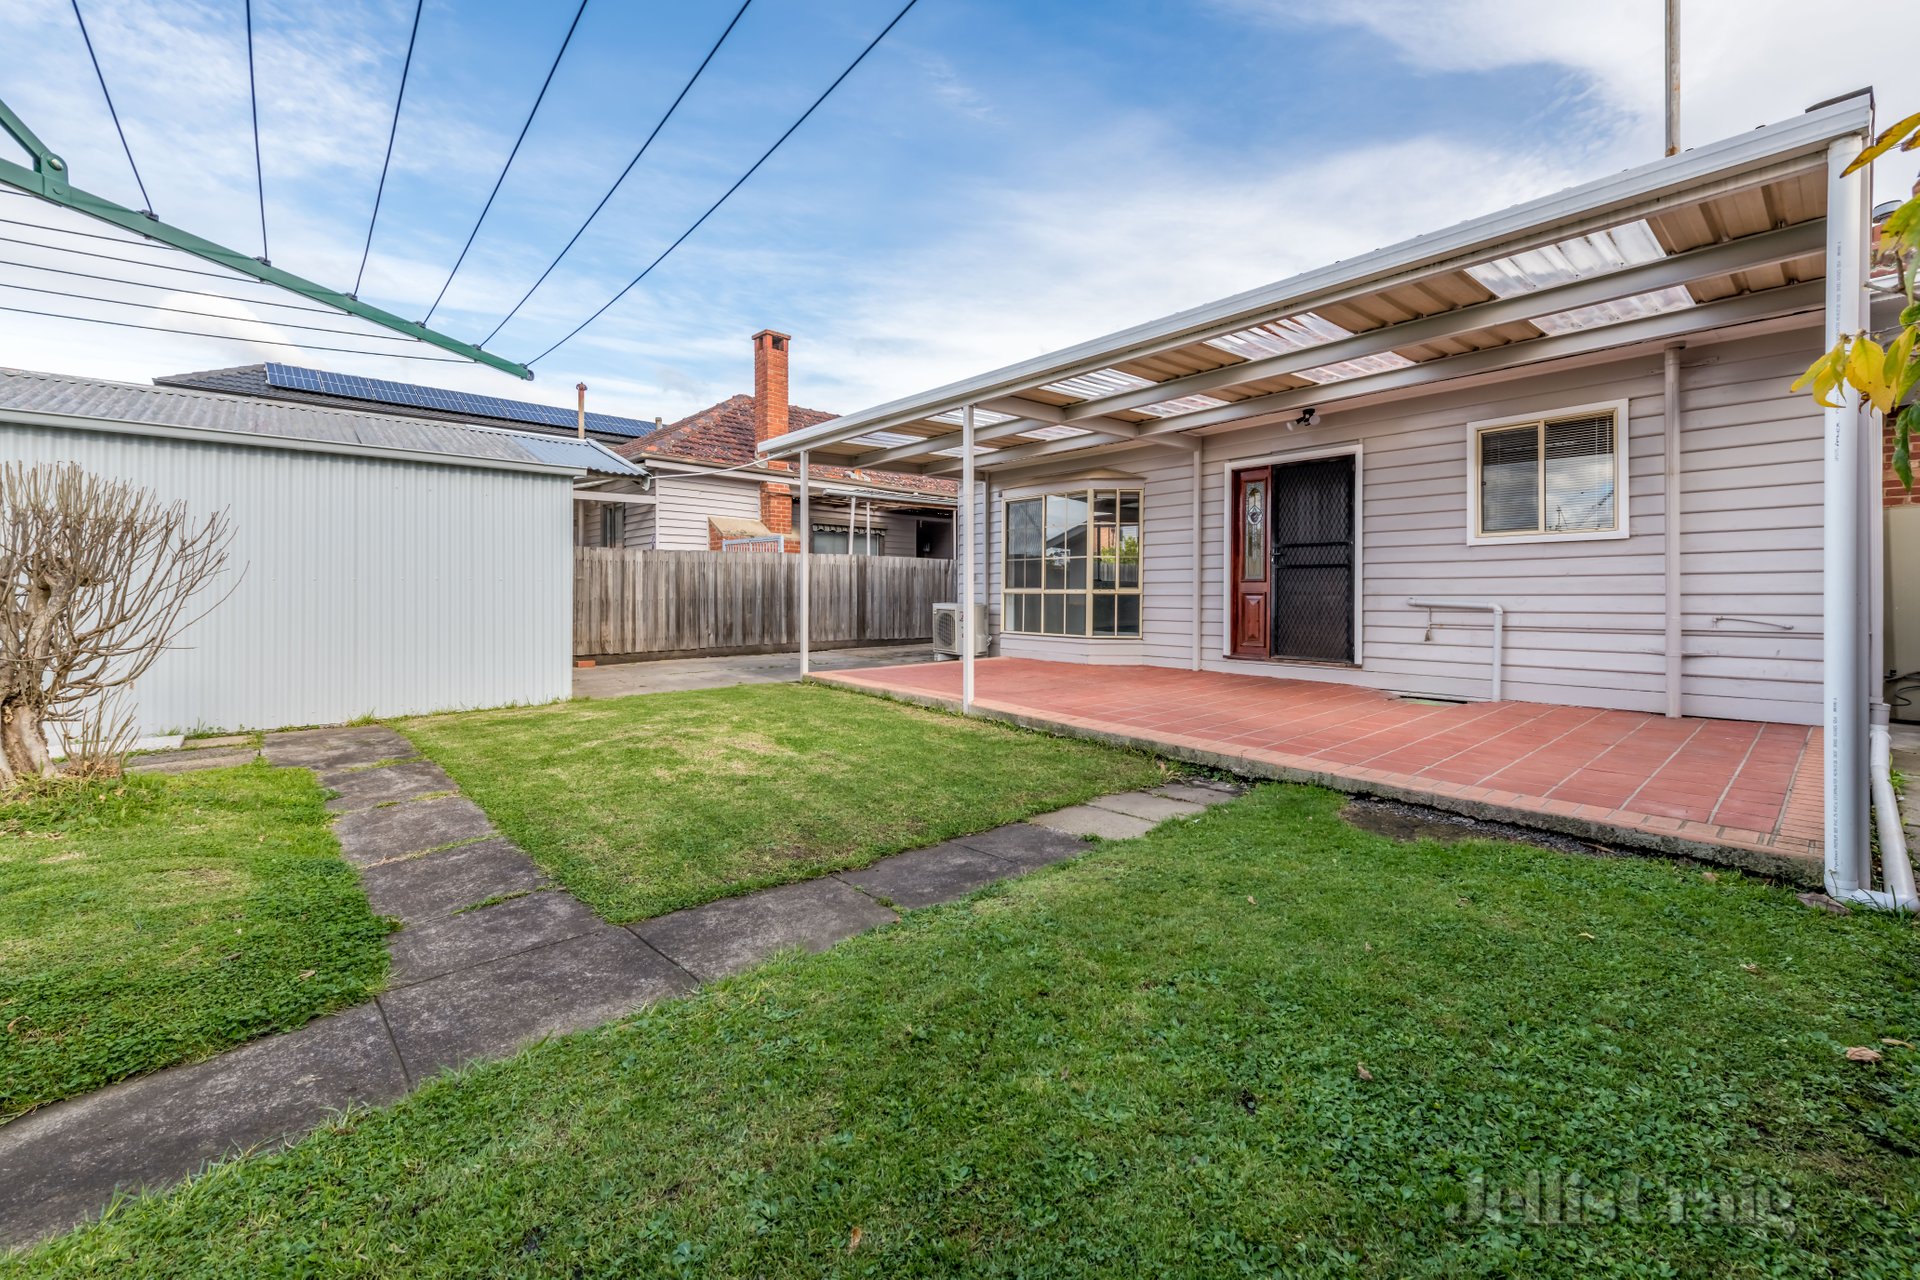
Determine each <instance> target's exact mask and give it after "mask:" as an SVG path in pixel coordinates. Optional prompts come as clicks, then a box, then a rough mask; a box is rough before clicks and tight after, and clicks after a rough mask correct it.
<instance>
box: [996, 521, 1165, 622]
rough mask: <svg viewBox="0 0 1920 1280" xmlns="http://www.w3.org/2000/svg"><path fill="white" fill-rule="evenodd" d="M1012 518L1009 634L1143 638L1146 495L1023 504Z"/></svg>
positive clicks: (1006, 606)
mask: <svg viewBox="0 0 1920 1280" xmlns="http://www.w3.org/2000/svg"><path fill="white" fill-rule="evenodd" d="M1006 514H1007V518H1006V530H1007V534H1006V543H1005V545H1004V558H1003V559H1002V562H1001V570H1002V574H1003V576H1002V578H1001V583H1002V586H1001V595H1000V608H1001V624H1000V625H1001V629H1002V630H1005V631H1023V632H1028V633H1030V634H1034V635H1047V636H1137V635H1139V634H1140V490H1138V489H1075V490H1072V491H1070V492H1066V493H1050V494H1047V495H1045V496H1043V497H1037V498H1018V499H1015V500H1013V501H1010V502H1008V503H1007V513H1006Z"/></svg>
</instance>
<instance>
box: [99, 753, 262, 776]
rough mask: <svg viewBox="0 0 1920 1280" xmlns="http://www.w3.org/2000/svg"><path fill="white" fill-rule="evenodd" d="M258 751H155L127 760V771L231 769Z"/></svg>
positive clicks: (176, 771)
mask: <svg viewBox="0 0 1920 1280" xmlns="http://www.w3.org/2000/svg"><path fill="white" fill-rule="evenodd" d="M259 754H260V753H259V752H258V751H255V750H254V749H253V748H252V747H248V748H246V749H245V750H244V751H156V752H154V753H153V754H152V755H145V756H135V757H133V758H132V759H131V760H129V761H127V772H128V773H192V772H194V771H196V770H199V769H232V768H234V767H236V766H238V765H243V764H251V763H252V762H253V759H254V757H256V756H258V755H259Z"/></svg>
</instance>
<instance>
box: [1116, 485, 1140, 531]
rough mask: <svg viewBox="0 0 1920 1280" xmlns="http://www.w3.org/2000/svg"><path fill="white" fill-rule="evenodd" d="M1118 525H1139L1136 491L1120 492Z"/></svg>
mask: <svg viewBox="0 0 1920 1280" xmlns="http://www.w3.org/2000/svg"><path fill="white" fill-rule="evenodd" d="M1120 523H1121V524H1139V523H1140V491H1139V490H1138V489H1127V490H1123V491H1122V492H1121V494H1120Z"/></svg>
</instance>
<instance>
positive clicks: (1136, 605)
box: [1113, 596, 1140, 636]
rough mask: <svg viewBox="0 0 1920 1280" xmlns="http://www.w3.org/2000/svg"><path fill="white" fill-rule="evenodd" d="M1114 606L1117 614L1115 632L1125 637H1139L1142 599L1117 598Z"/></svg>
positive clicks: (1131, 597)
mask: <svg viewBox="0 0 1920 1280" xmlns="http://www.w3.org/2000/svg"><path fill="white" fill-rule="evenodd" d="M1114 605H1115V612H1116V614H1117V617H1116V619H1115V621H1114V627H1113V629H1114V631H1115V632H1116V633H1117V634H1119V635H1123V636H1137V635H1139V634H1140V597H1139V596H1115V597H1114Z"/></svg>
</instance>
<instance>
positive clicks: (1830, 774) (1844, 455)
mask: <svg viewBox="0 0 1920 1280" xmlns="http://www.w3.org/2000/svg"><path fill="white" fill-rule="evenodd" d="M1864 142H1865V139H1864V137H1861V136H1851V137H1847V138H1842V139H1839V140H1837V141H1835V142H1834V143H1832V144H1831V145H1830V146H1829V147H1828V149H1827V264H1826V265H1827V280H1826V284H1827V298H1826V344H1827V346H1828V347H1832V345H1833V344H1834V343H1835V342H1837V341H1839V339H1840V338H1841V337H1842V335H1848V334H1855V333H1858V332H1859V331H1860V330H1861V329H1862V328H1863V327H1864V325H1865V318H1866V315H1865V312H1866V305H1865V303H1866V243H1867V216H1868V214H1867V181H1868V176H1869V174H1870V172H1871V169H1870V168H1868V169H1862V170H1860V172H1858V173H1856V174H1854V175H1852V176H1851V177H1842V176H1841V173H1842V171H1843V170H1844V169H1845V168H1846V167H1847V166H1848V165H1849V164H1851V163H1852V162H1853V158H1854V157H1855V156H1856V155H1858V154H1859V153H1860V149H1861V147H1862V145H1863V144H1864ZM1822 430H1823V431H1824V434H1825V437H1826V438H1825V440H1824V442H1823V454H1822V462H1823V466H1822V472H1821V482H1822V508H1823V510H1822V515H1823V523H1822V554H1821V597H1822V610H1821V630H1822V635H1821V670H1822V678H1821V682H1822V689H1821V698H1822V701H1823V703H1824V704H1825V705H1824V711H1825V722H1826V724H1825V727H1826V744H1825V746H1826V752H1825V756H1826V758H1825V761H1824V766H1825V784H1826V785H1825V796H1826V810H1827V812H1826V819H1827V821H1826V881H1827V891H1828V892H1829V893H1831V894H1833V895H1834V896H1835V897H1845V896H1850V895H1853V894H1856V893H1858V891H1859V890H1861V889H1863V888H1866V887H1867V885H1868V883H1869V877H1870V872H1869V870H1868V861H1867V859H1868V849H1867V753H1866V748H1867V714H1866V712H1867V706H1866V684H1865V672H1864V671H1863V670H1862V669H1861V668H1862V667H1863V666H1864V665H1865V662H1864V658H1865V656H1866V655H1865V653H1864V652H1863V649H1864V646H1863V644H1862V638H1863V633H1864V630H1865V628H1864V626H1863V623H1862V615H1863V613H1864V610H1865V601H1864V600H1862V598H1861V592H1860V586H1861V571H1862V567H1863V566H1862V556H1861V551H1862V547H1861V538H1860V514H1859V505H1858V504H1859V503H1860V502H1862V501H1864V500H1865V496H1864V495H1862V494H1861V493H1860V491H1859V490H1860V449H1861V438H1860V437H1861V433H1862V431H1863V430H1864V424H1863V421H1862V414H1861V411H1860V406H1859V402H1858V399H1857V397H1855V396H1854V395H1853V393H1852V392H1850V391H1849V392H1845V393H1843V395H1842V397H1841V407H1840V408H1837V409H1828V410H1826V411H1825V413H1824V417H1823V422H1822ZM1875 496H1876V497H1877V490H1876V495H1875Z"/></svg>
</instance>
